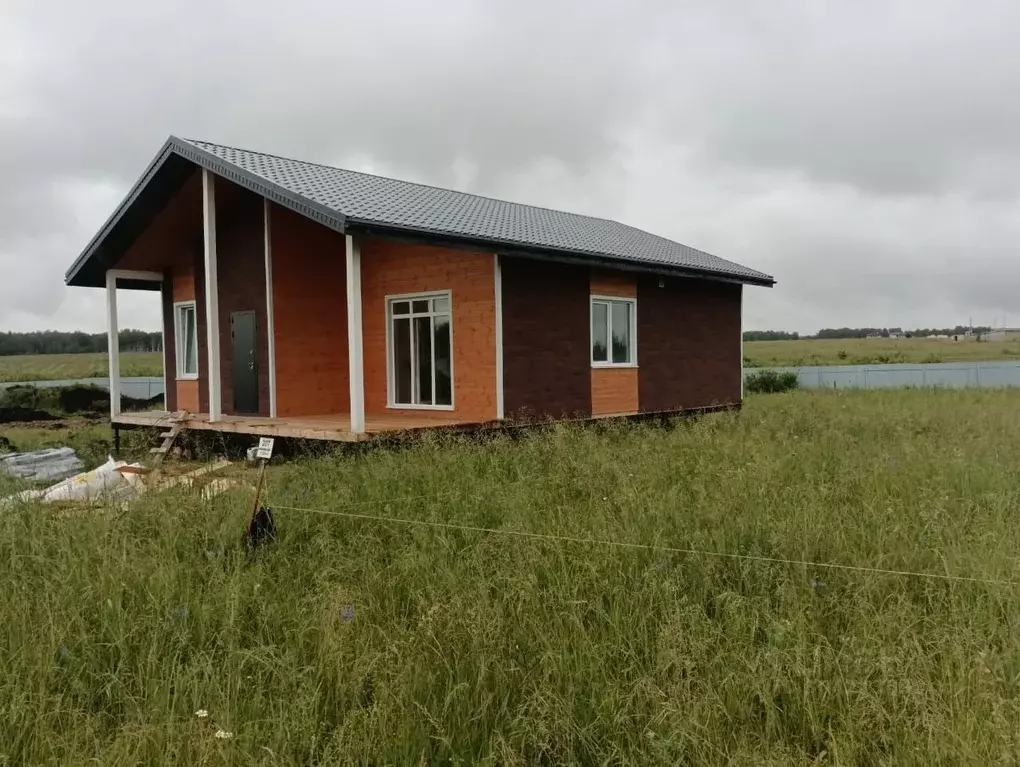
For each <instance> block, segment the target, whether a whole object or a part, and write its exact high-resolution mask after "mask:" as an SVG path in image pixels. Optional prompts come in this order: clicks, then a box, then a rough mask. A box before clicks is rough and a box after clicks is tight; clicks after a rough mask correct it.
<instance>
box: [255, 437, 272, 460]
mask: <svg viewBox="0 0 1020 767" xmlns="http://www.w3.org/2000/svg"><path fill="white" fill-rule="evenodd" d="M255 457H256V458H265V459H266V460H267V461H268V460H269V459H270V458H272V457H273V438H272V437H259V447H258V450H256V451H255Z"/></svg>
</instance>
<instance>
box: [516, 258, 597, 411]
mask: <svg viewBox="0 0 1020 767" xmlns="http://www.w3.org/2000/svg"><path fill="white" fill-rule="evenodd" d="M500 260H501V263H502V284H503V403H504V414H505V416H506V417H507V418H532V417H549V418H563V417H577V416H588V415H591V411H592V403H591V393H592V392H591V374H590V372H591V357H590V354H591V353H590V350H589V348H588V341H589V337H590V330H589V327H588V323H589V296H590V290H589V288H590V279H589V272H588V269H587V268H585V267H580V266H570V265H564V264H557V263H552V262H548V261H538V260H534V259H528V258H511V257H506V256H501V258H500Z"/></svg>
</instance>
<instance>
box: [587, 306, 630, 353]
mask: <svg viewBox="0 0 1020 767" xmlns="http://www.w3.org/2000/svg"><path fill="white" fill-rule="evenodd" d="M636 308H637V302H635V301H634V300H633V299H630V298H602V297H592V299H591V364H592V366H594V367H611V366H614V365H616V366H633V365H636V364H637V339H636V337H635V336H636V333H635V325H636V324H637V322H636V320H637V316H636V315H637V311H636Z"/></svg>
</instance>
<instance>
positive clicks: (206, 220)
mask: <svg viewBox="0 0 1020 767" xmlns="http://www.w3.org/2000/svg"><path fill="white" fill-rule="evenodd" d="M215 180H216V176H214V175H213V174H212V173H210V172H209V171H208V170H206V169H204V168H203V169H202V229H203V234H204V236H205V327H206V331H207V333H208V337H207V343H206V347H207V348H208V350H209V420H210V421H219V420H220V419H221V418H222V417H223V407H222V405H223V403H222V398H221V396H220V302H219V289H218V286H217V279H216V185H215Z"/></svg>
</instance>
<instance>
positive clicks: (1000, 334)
mask: <svg viewBox="0 0 1020 767" xmlns="http://www.w3.org/2000/svg"><path fill="white" fill-rule="evenodd" d="M984 337H985V340H988V341H1018V340H1020V328H994V329H992V330H989V331H988V332H987V333H985V335H984Z"/></svg>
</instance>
